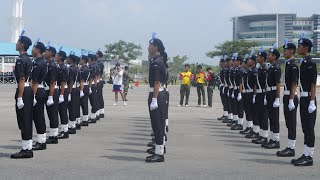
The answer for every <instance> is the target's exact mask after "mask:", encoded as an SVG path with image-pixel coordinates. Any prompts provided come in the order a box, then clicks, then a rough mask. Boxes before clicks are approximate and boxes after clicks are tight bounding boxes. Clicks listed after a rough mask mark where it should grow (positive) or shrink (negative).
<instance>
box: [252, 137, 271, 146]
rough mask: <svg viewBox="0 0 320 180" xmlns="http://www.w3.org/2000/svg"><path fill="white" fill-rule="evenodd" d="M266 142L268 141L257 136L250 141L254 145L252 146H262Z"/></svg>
mask: <svg viewBox="0 0 320 180" xmlns="http://www.w3.org/2000/svg"><path fill="white" fill-rule="evenodd" d="M267 142H268V139H267V138H264V137H262V136H259V137H258V138H257V139H254V140H252V143H254V144H264V143H267Z"/></svg>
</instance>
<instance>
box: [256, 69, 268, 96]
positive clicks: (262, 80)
mask: <svg viewBox="0 0 320 180" xmlns="http://www.w3.org/2000/svg"><path fill="white" fill-rule="evenodd" d="M266 80H267V65H266V64H262V65H261V66H260V67H259V68H258V72H257V89H263V90H265V89H266Z"/></svg>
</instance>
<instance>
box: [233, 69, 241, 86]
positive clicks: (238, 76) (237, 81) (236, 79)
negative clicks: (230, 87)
mask: <svg viewBox="0 0 320 180" xmlns="http://www.w3.org/2000/svg"><path fill="white" fill-rule="evenodd" d="M233 76H234V85H235V86H238V87H239V86H240V82H241V81H242V68H241V67H237V68H236V69H235V70H234V73H233Z"/></svg>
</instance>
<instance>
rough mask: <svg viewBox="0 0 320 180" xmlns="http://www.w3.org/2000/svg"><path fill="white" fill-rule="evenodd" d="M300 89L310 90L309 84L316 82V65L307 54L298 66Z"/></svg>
mask: <svg viewBox="0 0 320 180" xmlns="http://www.w3.org/2000/svg"><path fill="white" fill-rule="evenodd" d="M300 83H301V86H302V89H301V87H300V91H302V90H303V92H311V84H313V83H314V84H315V83H317V66H316V63H315V62H314V61H313V60H312V58H311V56H307V57H306V58H304V59H303V60H302V62H301V66H300Z"/></svg>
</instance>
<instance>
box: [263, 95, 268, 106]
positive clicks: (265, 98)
mask: <svg viewBox="0 0 320 180" xmlns="http://www.w3.org/2000/svg"><path fill="white" fill-rule="evenodd" d="M263 104H264V105H265V106H266V105H267V97H266V96H264V100H263Z"/></svg>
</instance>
